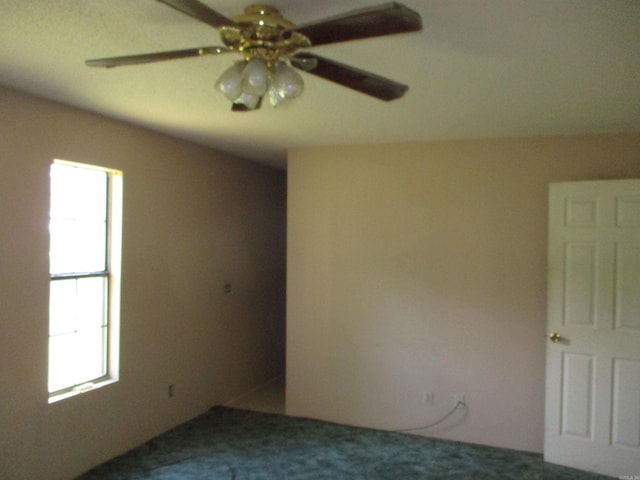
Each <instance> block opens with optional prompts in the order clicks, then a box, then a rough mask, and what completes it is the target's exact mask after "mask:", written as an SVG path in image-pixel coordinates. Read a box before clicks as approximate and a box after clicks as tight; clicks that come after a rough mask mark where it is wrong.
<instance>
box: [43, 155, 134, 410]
mask: <svg viewBox="0 0 640 480" xmlns="http://www.w3.org/2000/svg"><path fill="white" fill-rule="evenodd" d="M121 226H122V174H121V172H118V171H114V170H109V169H104V168H99V167H93V166H89V165H83V164H78V163H71V162H65V161H61V160H55V161H54V163H53V164H52V165H51V206H50V224H49V232H50V239H51V243H50V251H49V265H50V276H51V279H50V290H49V291H50V295H49V398H50V401H51V400H57V399H60V398H65V397H66V396H69V395H72V394H75V393H78V392H81V391H85V390H86V389H91V388H95V387H97V386H101V385H103V384H105V383H108V382H112V381H115V380H117V369H118V367H117V357H118V314H119V291H120V288H119V283H120V278H119V273H120V241H121V240H120V239H121Z"/></svg>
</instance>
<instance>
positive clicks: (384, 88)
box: [291, 52, 409, 102]
mask: <svg viewBox="0 0 640 480" xmlns="http://www.w3.org/2000/svg"><path fill="white" fill-rule="evenodd" d="M291 65H293V66H294V67H296V68H299V69H300V70H303V71H305V72H307V73H311V74H313V75H317V76H318V77H322V78H324V79H325V80H329V81H331V82H335V83H338V84H340V85H344V86H345V87H348V88H351V89H353V90H357V91H359V92H362V93H365V94H367V95H371V96H372V97H376V98H379V99H380V100H384V101H386V102H388V101H389V100H395V99H396V98H400V97H402V96H403V95H404V94H405V93H406V91H407V90H409V87H408V86H407V85H403V84H402V83H398V82H394V81H393V80H389V79H388V78H384V77H380V76H378V75H375V74H373V73H370V72H365V71H364V70H360V69H358V68H355V67H351V66H349V65H344V64H342V63H338V62H334V61H333V60H328V59H326V58H323V57H320V56H318V55H314V54H312V53H308V52H300V53H297V54H295V55H294V56H293V57H292V58H291Z"/></svg>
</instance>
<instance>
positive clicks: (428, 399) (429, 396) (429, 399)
mask: <svg viewBox="0 0 640 480" xmlns="http://www.w3.org/2000/svg"><path fill="white" fill-rule="evenodd" d="M422 400H423V401H424V404H425V405H427V406H428V407H433V404H434V403H435V395H434V393H433V392H424V393H423V394H422Z"/></svg>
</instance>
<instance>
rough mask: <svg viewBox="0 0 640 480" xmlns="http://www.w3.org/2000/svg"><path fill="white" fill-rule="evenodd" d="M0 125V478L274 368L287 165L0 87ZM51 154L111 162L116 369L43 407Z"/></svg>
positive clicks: (93, 454) (114, 450) (219, 398)
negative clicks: (115, 172)
mask: <svg viewBox="0 0 640 480" xmlns="http://www.w3.org/2000/svg"><path fill="white" fill-rule="evenodd" d="M0 125H1V127H0V228H1V229H2V234H1V235H0V327H1V334H0V380H1V381H2V385H3V388H2V393H0V432H1V434H0V478H2V479H7V480H10V479H16V480H18V479H19V480H25V479H29V480H38V479H43V480H44V479H46V480H54V479H68V478H72V477H74V476H76V475H78V474H79V473H81V472H82V471H83V470H86V469H88V468H89V467H91V466H93V465H96V464H98V463H100V462H102V461H104V460H107V459H108V458H110V457H113V456H115V455H116V454H119V453H122V452H123V451H125V450H127V449H129V448H131V447H133V446H135V445H137V444H140V443H142V442H144V441H146V440H148V439H149V438H151V437H152V436H155V435H157V434H159V433H161V432H162V431H165V430H167V429H169V428H171V427H173V426H175V425H177V424H179V423H181V422H183V421H185V420H187V419H189V418H191V417H194V416H196V415H198V414H199V413H202V412H203V411H205V410H206V409H208V408H209V407H211V406H212V405H215V404H219V403H223V402H226V401H228V400H229V399H231V398H234V397H237V396H238V395H240V394H241V393H243V392H246V391H249V390H251V389H252V388H253V387H255V386H256V385H260V384H262V383H264V382H265V381H267V380H269V379H271V378H273V377H276V376H278V375H281V374H282V372H283V370H284V348H285V347H284V307H285V303H284V297H285V291H284V288H285V282H284V276H285V269H284V264H285V207H286V175H285V173H284V172H281V171H277V170H273V169H270V168H266V167H263V166H259V165H257V164H253V163H250V162H246V161H243V160H240V159H238V158H234V157H230V156H228V155H224V154H221V153H219V152H216V151H214V150H211V149H208V148H204V147H200V146H196V145H194V144H190V143H188V142H184V141H180V140H176V139H172V138H169V137H166V136H163V135H159V134H155V133H152V132H149V131H147V130H144V129H141V128H136V127H133V126H130V125H126V124H124V123H120V122H116V121H112V120H108V119H106V118H103V117H99V116H97V115H92V114H89V113H86V112H81V111H79V110H75V109H72V108H68V107H64V106H61V105H58V104H55V103H51V102H47V101H44V100H41V99H37V98H34V97H31V96H27V95H22V94H19V93H15V92H13V91H10V90H6V89H2V88H0ZM53 158H62V159H65V160H71V161H76V162H86V163H92V164H97V165H103V166H106V167H112V168H117V169H120V170H123V172H124V232H123V259H122V275H123V277H122V296H121V300H122V308H121V352H120V381H119V382H117V383H116V384H113V385H110V386H107V387H104V388H101V389H98V390H95V391H92V392H88V393H85V394H82V395H79V396H76V397H73V398H69V399H66V400H63V401H60V402H57V403H53V404H50V405H49V404H48V403H47V335H48V323H47V322H48V295H49V292H48V272H49V264H48V249H49V238H48V215H49V165H50V162H51V160H52V159H53ZM226 282H230V283H232V285H233V293H231V294H229V295H225V294H224V293H223V286H224V284H225V283H226ZM169 384H174V385H175V392H176V395H175V397H174V398H171V399H170V398H168V390H167V389H168V385H169Z"/></svg>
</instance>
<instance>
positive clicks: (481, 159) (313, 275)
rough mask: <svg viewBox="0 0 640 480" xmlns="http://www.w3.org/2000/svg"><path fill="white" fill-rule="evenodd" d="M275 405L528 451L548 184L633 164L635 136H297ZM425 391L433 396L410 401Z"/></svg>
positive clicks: (539, 412)
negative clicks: (323, 139)
mask: <svg viewBox="0 0 640 480" xmlns="http://www.w3.org/2000/svg"><path fill="white" fill-rule="evenodd" d="M288 175H289V195H288V202H289V203H288V260H287V261H288V276H287V283H288V289H287V365H288V370H287V412H288V413H289V414H293V415H301V416H309V417H315V418H321V419H327V420H332V421H338V422H345V423H349V424H356V425H364V426H372V427H379V428H384V429H396V428H409V427H417V426H421V425H424V424H428V423H430V422H431V421H433V420H437V419H439V418H440V417H441V416H443V415H444V414H446V413H447V412H448V411H449V410H450V408H451V406H452V405H453V396H454V394H456V393H461V394H464V395H465V396H466V400H467V404H468V411H467V413H466V415H465V414H462V412H460V413H459V414H456V415H454V416H453V417H452V418H451V419H450V421H448V422H446V423H444V424H443V425H441V426H439V427H438V428H436V429H433V430H432V431H431V433H432V434H434V435H436V436H442V437H446V438H451V439H456V440H463V441H468V442H474V443H483V444H489V445H496V446H503V447H511V448H516V449H522V450H529V451H536V452H540V451H541V450H542V443H543V412H544V391H543V389H544V368H545V364H544V361H545V360H544V354H545V345H546V344H545V339H544V338H543V336H544V334H545V331H546V329H545V323H546V318H545V317H546V248H547V241H546V237H547V192H548V185H549V183H550V182H554V181H570V180H587V179H608V178H623V177H640V135H638V134H633V135H611V136H576V137H557V138H531V139H513V140H503V141H468V142H450V143H434V144H428V143H424V144H421V143H415V144H402V145H385V146H353V147H336V148H307V149H296V150H293V151H291V152H290V155H289V171H288ZM425 391H432V392H434V394H435V395H434V399H435V405H434V406H433V407H428V406H426V405H425V404H424V402H423V392H425Z"/></svg>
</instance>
